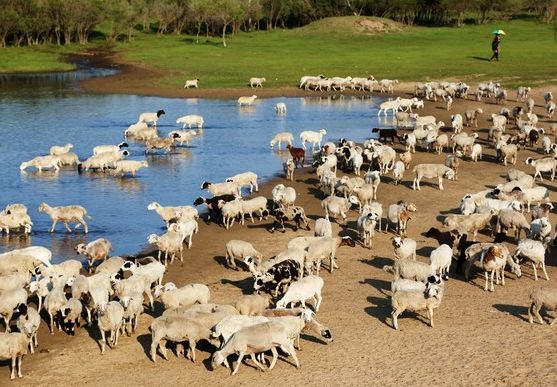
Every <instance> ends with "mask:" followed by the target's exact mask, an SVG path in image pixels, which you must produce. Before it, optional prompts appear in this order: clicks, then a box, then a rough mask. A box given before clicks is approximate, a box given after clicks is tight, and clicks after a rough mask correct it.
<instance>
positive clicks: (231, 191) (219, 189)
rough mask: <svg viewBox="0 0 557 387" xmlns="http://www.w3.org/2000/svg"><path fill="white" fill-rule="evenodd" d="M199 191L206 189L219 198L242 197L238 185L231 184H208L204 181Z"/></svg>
mask: <svg viewBox="0 0 557 387" xmlns="http://www.w3.org/2000/svg"><path fill="white" fill-rule="evenodd" d="M201 189H206V190H207V191H209V193H211V194H212V195H213V196H220V195H235V196H238V197H239V196H242V193H241V189H240V187H239V186H238V184H236V183H233V182H224V183H210V182H208V181H204V182H203V183H202V184H201Z"/></svg>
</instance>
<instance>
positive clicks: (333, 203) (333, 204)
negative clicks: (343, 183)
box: [321, 195, 359, 222]
mask: <svg viewBox="0 0 557 387" xmlns="http://www.w3.org/2000/svg"><path fill="white" fill-rule="evenodd" d="M358 203H359V201H358V199H357V198H356V197H355V196H350V197H349V198H341V197H338V196H334V195H331V196H329V197H327V198H325V199H323V200H322V201H321V208H323V209H324V210H325V219H329V215H332V216H333V217H335V218H338V217H339V216H340V217H342V221H343V222H346V213H347V212H348V211H349V210H350V207H351V206H352V204H358Z"/></svg>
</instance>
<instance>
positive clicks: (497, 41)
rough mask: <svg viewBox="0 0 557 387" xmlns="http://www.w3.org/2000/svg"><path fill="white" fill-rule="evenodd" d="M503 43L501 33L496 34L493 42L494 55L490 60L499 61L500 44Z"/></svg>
mask: <svg viewBox="0 0 557 387" xmlns="http://www.w3.org/2000/svg"><path fill="white" fill-rule="evenodd" d="M500 43H501V35H499V34H495V37H494V38H493V41H492V42H491V51H493V55H492V56H491V58H490V59H489V61H490V62H492V61H494V60H496V61H499V44H500Z"/></svg>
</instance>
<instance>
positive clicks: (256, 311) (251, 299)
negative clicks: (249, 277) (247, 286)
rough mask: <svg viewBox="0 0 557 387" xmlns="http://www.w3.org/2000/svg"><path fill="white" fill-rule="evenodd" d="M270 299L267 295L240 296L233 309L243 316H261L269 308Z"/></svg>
mask: <svg viewBox="0 0 557 387" xmlns="http://www.w3.org/2000/svg"><path fill="white" fill-rule="evenodd" d="M270 301H271V299H270V297H268V296H267V295H260V294H250V295H245V296H241V297H240V298H239V299H238V301H236V304H235V307H236V309H237V310H238V312H240V315H244V316H261V315H262V314H263V311H264V310H265V309H267V308H268V307H269V304H270Z"/></svg>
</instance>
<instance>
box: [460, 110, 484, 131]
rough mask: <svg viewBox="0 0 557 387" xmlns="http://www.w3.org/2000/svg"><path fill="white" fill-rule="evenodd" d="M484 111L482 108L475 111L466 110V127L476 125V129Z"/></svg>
mask: <svg viewBox="0 0 557 387" xmlns="http://www.w3.org/2000/svg"><path fill="white" fill-rule="evenodd" d="M483 112H484V111H483V110H482V109H481V108H477V109H473V110H466V111H465V112H464V118H466V126H471V125H474V127H475V128H477V127H478V117H479V116H480V115H481V114H483Z"/></svg>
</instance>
